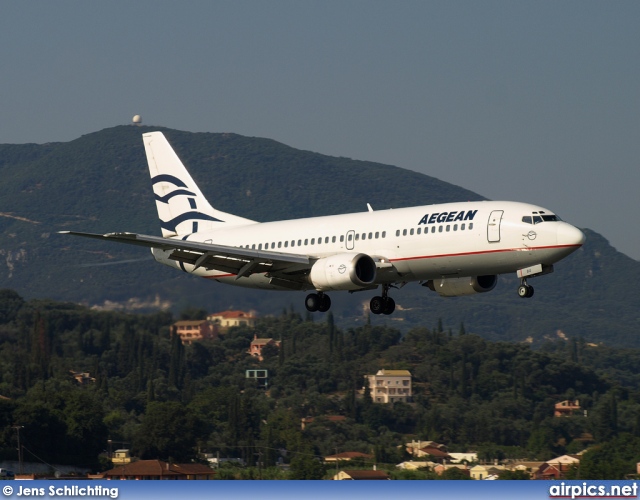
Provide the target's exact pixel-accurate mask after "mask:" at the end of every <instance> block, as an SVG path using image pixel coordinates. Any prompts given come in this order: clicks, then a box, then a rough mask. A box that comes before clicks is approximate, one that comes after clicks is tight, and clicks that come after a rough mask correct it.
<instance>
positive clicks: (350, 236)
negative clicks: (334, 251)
mask: <svg viewBox="0 0 640 500" xmlns="http://www.w3.org/2000/svg"><path fill="white" fill-rule="evenodd" d="M347 239H348V240H349V241H351V240H352V239H353V235H352V234H351V233H349V235H348V236H347Z"/></svg>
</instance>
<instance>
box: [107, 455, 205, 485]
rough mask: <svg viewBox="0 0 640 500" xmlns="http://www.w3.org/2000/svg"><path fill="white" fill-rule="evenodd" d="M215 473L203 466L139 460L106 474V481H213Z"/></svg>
mask: <svg viewBox="0 0 640 500" xmlns="http://www.w3.org/2000/svg"><path fill="white" fill-rule="evenodd" d="M215 474H216V473H215V471H214V470H212V469H211V468H210V467H207V466H206V465H203V464H171V463H169V462H163V461H162V460H139V461H137V462H132V463H130V464H126V465H121V466H120V467H116V468H115V469H111V470H108V471H107V472H105V473H104V478H105V479H112V480H120V479H128V480H136V481H138V480H151V479H153V480H185V479H213V476H214V475H215Z"/></svg>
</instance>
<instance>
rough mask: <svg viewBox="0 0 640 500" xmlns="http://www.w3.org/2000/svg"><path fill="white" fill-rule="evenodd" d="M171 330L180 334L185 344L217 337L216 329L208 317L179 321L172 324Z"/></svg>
mask: <svg viewBox="0 0 640 500" xmlns="http://www.w3.org/2000/svg"><path fill="white" fill-rule="evenodd" d="M171 332H172V333H173V334H174V335H178V336H179V337H180V340H182V343H183V344H191V343H192V342H193V341H194V340H195V341H198V340H209V339H213V338H215V331H214V329H213V327H212V326H211V324H210V323H209V322H208V321H207V320H206V319H198V320H184V321H177V322H175V323H174V324H173V325H172V327H171Z"/></svg>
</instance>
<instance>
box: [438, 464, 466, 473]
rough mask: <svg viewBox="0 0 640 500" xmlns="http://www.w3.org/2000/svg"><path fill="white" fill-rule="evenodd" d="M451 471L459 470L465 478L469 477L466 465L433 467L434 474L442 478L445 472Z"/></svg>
mask: <svg viewBox="0 0 640 500" xmlns="http://www.w3.org/2000/svg"><path fill="white" fill-rule="evenodd" d="M451 469H458V470H459V471H460V472H462V473H463V474H464V475H465V476H469V475H470V473H469V468H468V467H467V466H466V465H464V464H436V465H434V466H433V472H435V473H436V474H438V476H442V474H444V473H445V472H447V471H448V470H451Z"/></svg>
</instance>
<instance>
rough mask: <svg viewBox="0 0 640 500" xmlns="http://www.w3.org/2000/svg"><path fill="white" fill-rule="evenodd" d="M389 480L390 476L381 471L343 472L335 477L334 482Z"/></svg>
mask: <svg viewBox="0 0 640 500" xmlns="http://www.w3.org/2000/svg"><path fill="white" fill-rule="evenodd" d="M363 479H364V480H369V481H371V480H376V479H377V480H380V479H382V480H388V479H389V474H387V473H386V472H384V471H381V470H341V471H340V472H338V473H337V474H336V475H335V476H333V480H334V481H358V480H363Z"/></svg>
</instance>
